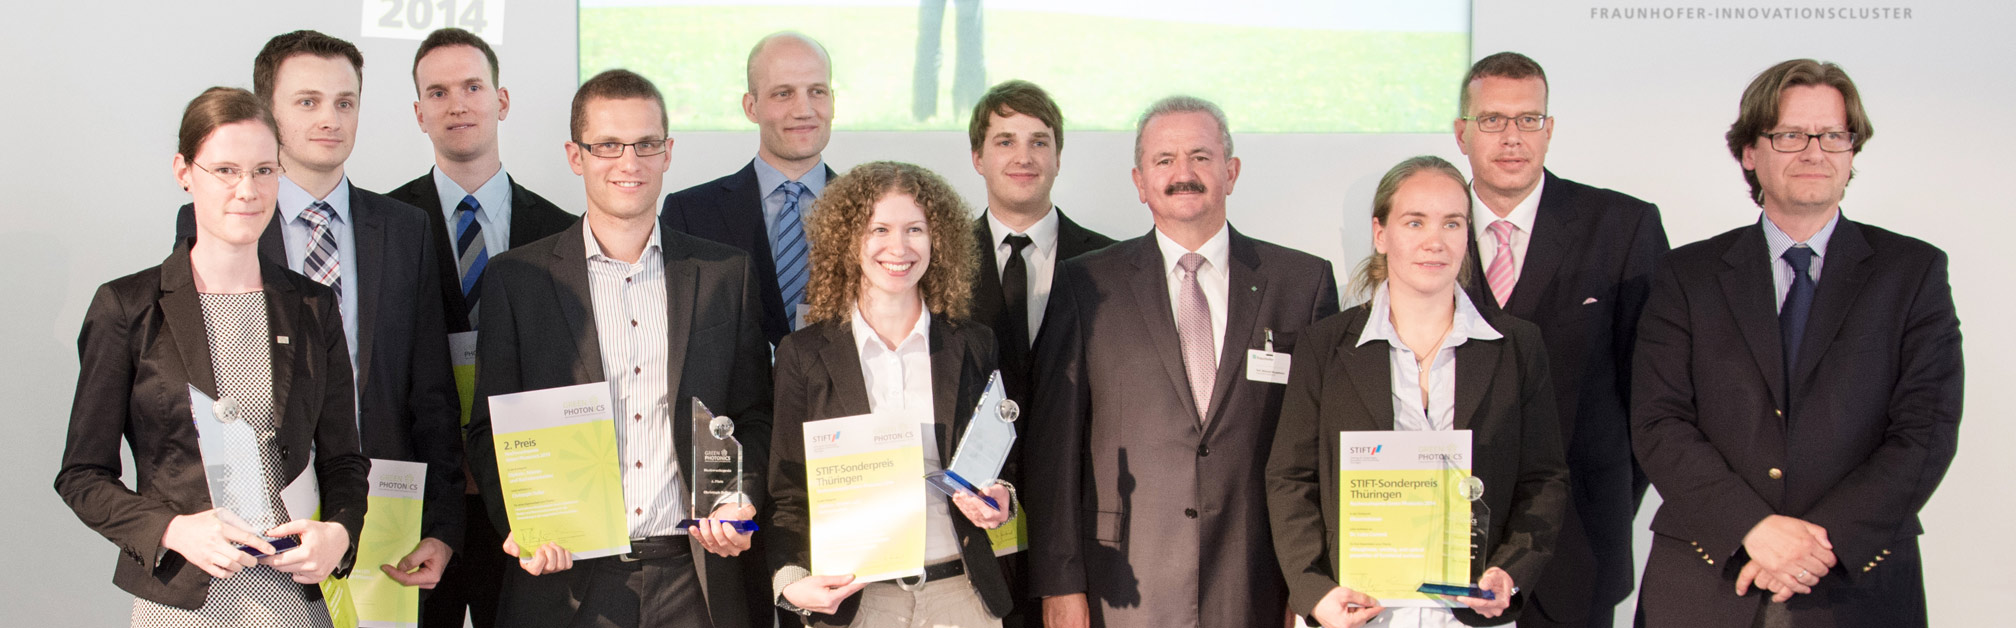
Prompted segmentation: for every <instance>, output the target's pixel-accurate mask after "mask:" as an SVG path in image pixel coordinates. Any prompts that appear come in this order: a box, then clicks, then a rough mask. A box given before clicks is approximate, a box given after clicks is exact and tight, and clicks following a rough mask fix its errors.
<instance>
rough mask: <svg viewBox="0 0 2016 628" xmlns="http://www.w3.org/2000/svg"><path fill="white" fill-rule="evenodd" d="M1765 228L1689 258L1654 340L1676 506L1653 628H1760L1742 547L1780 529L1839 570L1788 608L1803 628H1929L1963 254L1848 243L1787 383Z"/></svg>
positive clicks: (1641, 404) (1652, 454)
mask: <svg viewBox="0 0 2016 628" xmlns="http://www.w3.org/2000/svg"><path fill="white" fill-rule="evenodd" d="M1769 255H1770V254H1769V253H1768V252H1767V248H1766V245H1765V241H1764V230H1763V228H1762V227H1761V225H1760V224H1753V225H1749V226H1745V227H1743V228H1740V229H1736V230H1733V231H1729V232H1727V233H1724V234H1722V235H1718V236H1715V237H1713V238H1709V239H1707V240H1703V241H1701V242H1696V243H1694V244H1689V245H1687V246H1683V247H1680V248H1678V249H1675V250H1674V251H1673V253H1672V254H1671V255H1668V256H1667V257H1666V259H1665V260H1663V261H1661V262H1660V264H1659V269H1658V271H1657V272H1656V273H1655V274H1654V275H1653V280H1652V296H1651V300H1650V301H1649V302H1648V303H1647V304H1646V306H1645V318H1644V320H1643V321H1641V322H1640V323H1639V326H1638V355H1637V362H1636V365H1635V367H1634V372H1635V373H1636V376H1635V377H1634V379H1633V383H1632V396H1631V402H1632V403H1631V427H1632V435H1633V444H1634V445H1635V448H1636V450H1637V453H1638V461H1639V462H1640V463H1641V464H1643V465H1644V467H1645V473H1646V474H1647V475H1650V476H1651V477H1652V484H1653V485H1654V486H1655V487H1657V488H1658V489H1659V495H1660V497H1661V498H1663V499H1664V500H1665V503H1664V504H1662V505H1661V506H1660V507H1659V513H1658V515H1657V516H1655V517H1654V518H1653V520H1652V532H1653V533H1654V536H1653V539H1652V553H1651V556H1650V558H1649V559H1648V560H1647V564H1646V567H1645V582H1644V585H1643V586H1642V587H1640V588H1639V591H1640V597H1639V599H1640V604H1641V608H1642V609H1643V611H1642V617H1644V618H1645V619H1646V620H1647V621H1646V625H1647V626H1653V627H1655V628H1656V627H1659V626H1680V625H1689V626H1705V625H1715V626H1731V625H1745V624H1748V623H1749V622H1750V621H1751V620H1752V618H1753V617H1754V616H1755V615H1756V613H1757V609H1758V606H1759V604H1761V602H1760V600H1761V599H1764V598H1765V596H1768V595H1769V594H1768V593H1764V592H1761V591H1757V590H1755V589H1753V590H1752V592H1751V594H1750V595H1747V596H1744V597H1740V598H1739V597H1737V596H1736V594H1735V592H1734V589H1735V586H1734V585H1735V579H1736V574H1737V572H1738V571H1739V570H1741V569H1742V567H1743V564H1744V563H1745V562H1747V561H1748V555H1747V554H1746V553H1745V552H1744V551H1743V545H1742V544H1743V536H1744V535H1745V534H1746V533H1748V532H1749V531H1750V528H1751V527H1753V526H1755V525H1756V524H1757V522H1758V521H1760V520H1762V519H1764V518H1765V517H1766V516H1769V515H1773V514H1778V515H1785V516H1789V517H1796V518H1799V519H1803V520H1805V521H1807V522H1810V523H1812V524H1814V525H1818V526H1820V527H1822V528H1826V530H1827V536H1828V539H1829V540H1831V541H1832V542H1833V544H1834V555H1835V557H1836V558H1838V559H1839V560H1840V565H1839V566H1837V567H1836V568H1834V569H1831V570H1829V571H1828V572H1827V575H1826V576H1825V577H1823V578H1821V580H1820V584H1819V585H1818V586H1815V587H1813V593H1812V594H1810V595H1796V596H1793V597H1792V600H1791V601H1790V602H1787V603H1786V604H1787V606H1788V610H1790V612H1791V613H1790V614H1791V625H1793V626H1923V625H1925V624H1926V616H1925V585H1924V579H1923V575H1922V573H1921V571H1920V568H1919V561H1918V547H1917V546H1918V542H1917V537H1918V535H1919V534H1921V533H1922V532H1923V531H1924V528H1923V527H1921V526H1920V525H1919V522H1918V510H1919V509H1920V508H1922V507H1923V506H1924V505H1925V500H1926V499H1928V498H1930V497H1931V496H1932V491H1933V490H1934V489H1936V488H1937V487H1938V485H1939V479H1940V478H1941V477H1942V476H1943V475H1945V473H1946V467H1947V466H1948V465H1949V464H1951V463H1952V461H1953V452H1954V449H1955V447H1956V439H1957V438H1958V437H1959V427H1960V403H1961V380H1962V379H1963V372H1962V365H1961V354H1960V321H1959V319H1958V318H1956V317H1955V315H1954V310H1953V295H1952V288H1951V287H1950V286H1949V284H1948V283H1947V278H1946V254H1945V253H1944V252H1943V251H1940V250H1939V249H1937V248H1934V247H1933V246H1932V245H1929V244H1926V243H1924V242H1922V241H1919V240H1916V239H1912V238H1909V237H1905V236H1902V235H1898V234H1895V233H1891V232H1889V231H1885V230H1883V229H1880V228H1877V227H1873V226H1869V225H1864V224H1861V223H1857V222H1854V221H1850V220H1848V219H1847V218H1846V217H1845V216H1844V217H1842V218H1841V220H1840V222H1839V223H1837V224H1836V226H1835V229H1834V235H1833V238H1832V239H1831V240H1829V242H1828V245H1827V256H1826V258H1825V265H1824V266H1822V267H1821V273H1820V282H1819V285H1818V286H1817V290H1816V291H1815V293H1814V298H1813V309H1812V314H1811V317H1810V318H1809V319H1808V320H1807V324H1806V337H1805V339H1804V340H1802V341H1801V342H1800V350H1799V362H1798V364H1796V365H1794V367H1793V368H1792V369H1791V371H1792V372H1791V379H1790V381H1787V379H1786V374H1785V371H1786V369H1785V368H1784V363H1783V360H1784V359H1783V357H1782V356H1781V353H1782V349H1781V346H1782V345H1781V343H1780V339H1779V332H1778V314H1777V310H1776V300H1777V299H1776V296H1775V295H1774V292H1775V290H1776V289H1775V287H1774V286H1773V285H1772V280H1771V273H1772V272H1773V271H1772V267H1771V264H1770V262H1771V260H1769V259H1768V257H1769Z"/></svg>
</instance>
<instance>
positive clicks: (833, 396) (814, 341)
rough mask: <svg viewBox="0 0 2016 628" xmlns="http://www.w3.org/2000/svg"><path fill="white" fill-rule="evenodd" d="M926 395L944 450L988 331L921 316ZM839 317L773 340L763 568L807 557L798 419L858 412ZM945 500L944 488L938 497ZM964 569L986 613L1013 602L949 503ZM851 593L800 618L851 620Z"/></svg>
mask: <svg viewBox="0 0 2016 628" xmlns="http://www.w3.org/2000/svg"><path fill="white" fill-rule="evenodd" d="M930 333H931V338H930V341H931V403H932V406H933V409H934V410H935V411H934V412H932V417H933V418H934V420H935V422H936V426H937V427H936V429H934V430H933V432H932V436H933V438H935V439H937V443H938V451H941V452H944V451H953V449H954V448H955V447H956V446H957V444H958V442H959V437H960V436H961V435H963V434H965V433H966V422H967V421H968V420H969V419H971V418H972V410H971V408H974V407H976V406H977V405H978V404H979V403H980V393H982V392H984V391H985V390H986V388H987V378H988V377H989V376H991V375H992V374H993V373H994V361H995V355H994V332H992V331H989V330H988V329H987V328H986V327H985V326H981V325H976V324H973V323H970V322H950V321H947V320H946V319H945V318H944V317H940V316H933V317H932V318H931V332H930ZM859 346H860V345H858V344H855V341H854V331H853V328H852V325H851V324H849V323H848V322H847V321H845V320H841V321H822V322H819V323H817V324H813V325H807V326H806V327H805V328H804V329H801V330H798V332H796V333H793V334H791V335H789V336H785V337H784V342H783V344H780V345H778V346H777V430H776V432H774V433H773V435H772V439H773V440H772V441H771V445H770V449H771V451H773V452H775V453H776V455H774V456H772V457H771V458H770V495H771V496H772V497H774V498H775V499H776V500H777V509H776V514H775V515H774V516H773V518H772V519H771V525H770V535H771V536H770V568H771V570H772V571H775V570H777V569H781V568H783V567H785V566H787V565H791V566H797V567H799V568H801V569H809V568H810V566H811V564H812V543H811V537H810V534H811V528H812V526H811V513H810V511H809V510H808V509H809V504H808V502H807V501H806V491H805V423H806V422H808V421H820V420H825V419H832V418H838V417H845V416H855V415H860V414H867V413H868V412H869V409H868V385H867V383H865V382H864V381H863V380H862V377H861V351H860V349H859ZM941 499H946V500H947V501H950V499H949V498H944V497H941ZM952 528H953V530H954V531H955V532H956V533H957V534H958V535H959V545H960V553H961V555H962V556H963V558H964V560H965V564H966V577H967V579H968V580H969V581H971V582H972V583H973V588H974V589H976V590H978V591H979V592H980V599H981V601H983V602H985V603H986V605H987V611H988V612H990V613H993V614H994V616H995V617H1001V616H1004V615H1007V614H1008V610H1009V609H1010V608H1011V607H1012V606H1013V602H1012V601H1011V600H1010V599H1009V595H1008V585H1007V583H1006V582H1004V581H1003V580H1002V578H1001V567H1000V565H999V564H998V563H997V562H996V561H995V559H994V549H993V546H992V545H991V544H990V543H989V541H988V537H987V531H986V530H982V529H980V528H979V527H978V526H975V525H973V522H971V521H967V520H966V517H965V516H964V515H961V514H959V509H958V508H953V509H952ZM860 606H861V596H859V595H855V596H852V597H849V598H847V601H845V602H842V603H841V604H840V608H839V609H838V610H837V611H836V612H835V613H833V614H831V615H817V614H815V615H812V616H809V617H806V618H805V625H808V626H826V627H840V626H846V625H848V624H849V623H852V622H853V620H854V613H855V612H856V611H857V610H859V609H860Z"/></svg>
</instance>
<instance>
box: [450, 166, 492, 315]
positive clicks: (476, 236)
mask: <svg viewBox="0 0 2016 628" xmlns="http://www.w3.org/2000/svg"><path fill="white" fill-rule="evenodd" d="M482 212H483V205H482V204H481V203H478V202H476V196H475V195H473V194H471V195H467V196H463V197H462V204H460V205H457V206H456V207H455V268H456V270H459V271H461V274H462V303H463V304H464V305H466V306H467V311H466V312H465V313H466V314H467V315H468V316H469V328H470V329H476V306H477V305H480V303H478V299H480V298H482V296H483V290H482V288H483V286H482V284H480V283H477V280H479V279H482V278H483V268H484V267H486V266H489V265H490V249H489V247H487V246H484V243H483V223H480V222H477V221H476V216H477V214H481V213H482Z"/></svg>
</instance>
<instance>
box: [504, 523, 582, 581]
mask: <svg viewBox="0 0 2016 628" xmlns="http://www.w3.org/2000/svg"><path fill="white" fill-rule="evenodd" d="M518 550H519V548H518V533H517V532H515V531H514V532H512V533H510V534H507V535H505V536H504V553H506V554H510V555H511V556H512V557H513V558H516V557H518ZM518 566H519V567H520V568H523V569H524V570H525V573H529V574H532V575H535V576H543V575H546V574H549V573H557V572H562V571H566V570H569V569H573V568H574V555H573V554H571V553H569V552H568V551H567V548H564V547H560V544H559V543H553V542H548V543H546V544H545V545H541V546H539V549H536V550H533V551H532V557H531V558H518Z"/></svg>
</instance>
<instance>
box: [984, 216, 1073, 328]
mask: <svg viewBox="0 0 2016 628" xmlns="http://www.w3.org/2000/svg"><path fill="white" fill-rule="evenodd" d="M1058 225H1059V222H1058V218H1057V208H1056V207H1055V206H1052V207H1051V208H1050V213H1047V214H1044V215H1043V218H1041V219H1038V220H1037V221H1036V224H1033V225H1029V230H1028V231H1026V232H1023V233H1022V234H1021V235H1026V236H1029V246H1026V247H1022V269H1023V270H1025V271H1027V273H1026V274H1027V275H1028V279H1029V284H1028V285H1027V286H1025V287H1026V288H1027V289H1028V292H1027V293H1026V294H1028V295H1029V303H1028V306H1029V307H1028V312H1029V336H1028V338H1029V343H1030V344H1031V345H1034V344H1035V343H1036V330H1039V329H1042V328H1043V308H1045V307H1048V306H1049V304H1050V278H1051V276H1052V275H1053V274H1055V273H1056V271H1057V230H1058V228H1059V227H1058ZM987 230H988V232H989V233H990V234H992V236H993V238H994V239H993V242H992V245H991V246H993V247H994V276H995V277H997V278H998V277H1000V276H1001V273H1004V272H1007V270H1008V254H1009V253H1010V252H1012V251H1014V250H1015V248H1014V247H1011V246H1008V243H1007V242H1003V240H1006V239H1007V238H1008V236H1010V235H1014V234H1015V230H1014V229H1011V228H1009V227H1008V225H1007V224H1006V223H1003V222H1001V219H999V218H995V217H994V212H992V211H989V212H987Z"/></svg>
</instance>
